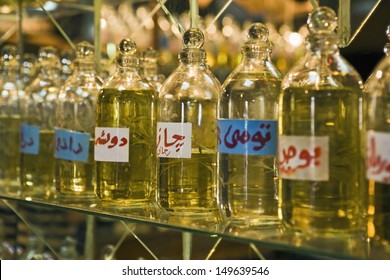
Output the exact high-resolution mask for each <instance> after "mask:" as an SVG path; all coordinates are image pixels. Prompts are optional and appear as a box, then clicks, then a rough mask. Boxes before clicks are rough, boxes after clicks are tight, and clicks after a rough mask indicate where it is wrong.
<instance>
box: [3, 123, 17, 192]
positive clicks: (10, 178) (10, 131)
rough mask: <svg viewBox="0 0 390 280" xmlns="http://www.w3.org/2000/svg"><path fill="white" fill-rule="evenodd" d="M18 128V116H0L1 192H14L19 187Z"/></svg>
mask: <svg viewBox="0 0 390 280" xmlns="http://www.w3.org/2000/svg"><path fill="white" fill-rule="evenodd" d="M19 127H20V116H18V115H12V116H8V115H0V139H1V140H0V187H1V190H2V191H7V192H14V191H17V189H19V186H20V183H19V167H20V157H19V130H20V128H19ZM13 194H16V193H13Z"/></svg>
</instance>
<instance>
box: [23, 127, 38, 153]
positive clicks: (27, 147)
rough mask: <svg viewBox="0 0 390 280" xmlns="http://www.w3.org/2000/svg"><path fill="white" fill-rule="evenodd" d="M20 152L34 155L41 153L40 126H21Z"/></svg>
mask: <svg viewBox="0 0 390 280" xmlns="http://www.w3.org/2000/svg"><path fill="white" fill-rule="evenodd" d="M20 152H22V153H24V154H32V155H37V154H38V153H39V126H36V125H28V124H22V125H21V126H20Z"/></svg>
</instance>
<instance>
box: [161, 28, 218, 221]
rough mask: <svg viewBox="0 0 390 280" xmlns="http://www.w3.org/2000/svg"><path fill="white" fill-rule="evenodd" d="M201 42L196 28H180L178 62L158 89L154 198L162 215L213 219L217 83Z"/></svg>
mask: <svg viewBox="0 0 390 280" xmlns="http://www.w3.org/2000/svg"><path fill="white" fill-rule="evenodd" d="M203 42H204V36H203V33H202V31H201V30H199V29H196V28H191V29H189V30H188V31H186V32H185V33H184V35H183V44H184V49H183V51H182V52H181V53H180V55H179V59H180V65H179V67H178V68H177V69H176V70H175V71H173V73H172V74H171V75H170V76H169V77H168V78H167V80H166V81H165V82H164V84H163V86H162V87H161V89H160V94H159V101H158V102H159V104H158V112H157V157H158V203H159V205H160V207H161V208H162V209H163V210H165V211H163V214H164V212H165V214H168V213H171V214H176V215H181V216H187V217H189V218H197V217H200V218H202V217H203V218H204V219H206V217H207V216H208V217H210V218H211V220H213V219H219V218H220V214H219V210H218V204H217V200H216V190H217V189H216V180H217V111H218V99H219V97H220V95H221V86H220V83H219V81H218V80H217V79H216V77H215V76H214V75H213V74H212V73H211V72H210V70H209V69H208V67H207V66H206V62H205V61H206V53H205V51H204V49H203V48H202V46H203ZM168 216H169V215H168ZM207 220H208V218H207Z"/></svg>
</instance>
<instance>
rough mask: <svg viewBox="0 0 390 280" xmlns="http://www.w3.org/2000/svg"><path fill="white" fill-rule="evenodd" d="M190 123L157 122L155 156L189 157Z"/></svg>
mask: <svg viewBox="0 0 390 280" xmlns="http://www.w3.org/2000/svg"><path fill="white" fill-rule="evenodd" d="M191 133H192V124H191V123H164V122H159V123H157V156H158V157H167V158H190V157H191Z"/></svg>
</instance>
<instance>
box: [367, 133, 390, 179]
mask: <svg viewBox="0 0 390 280" xmlns="http://www.w3.org/2000/svg"><path fill="white" fill-rule="evenodd" d="M389 143H390V133H385V132H376V131H369V132H368V134H367V170H366V176H367V179H370V180H374V181H376V182H379V183H385V184H389V183H390V145H389Z"/></svg>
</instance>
